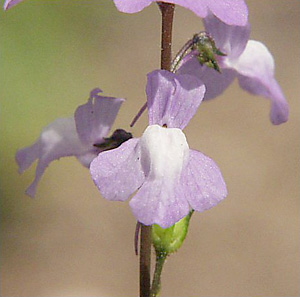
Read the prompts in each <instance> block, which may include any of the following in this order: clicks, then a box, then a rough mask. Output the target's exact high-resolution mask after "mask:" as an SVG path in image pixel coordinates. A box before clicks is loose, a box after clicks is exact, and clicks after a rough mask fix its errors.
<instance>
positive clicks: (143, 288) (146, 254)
mask: <svg viewBox="0 0 300 297" xmlns="http://www.w3.org/2000/svg"><path fill="white" fill-rule="evenodd" d="M151 229H152V227H151V226H145V225H143V224H141V245H140V297H149V296H150V281H151V280H150V272H151V271H150V270H151V243H152V241H151Z"/></svg>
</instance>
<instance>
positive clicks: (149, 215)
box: [129, 178, 190, 228]
mask: <svg viewBox="0 0 300 297" xmlns="http://www.w3.org/2000/svg"><path fill="white" fill-rule="evenodd" d="M129 205H130V206H131V208H132V211H133V213H134V215H135V217H136V218H137V220H138V221H139V222H141V223H143V224H144V225H152V224H158V225H160V226H161V227H163V228H168V227H171V226H172V225H174V224H175V223H176V222H178V221H179V220H180V219H182V218H183V217H185V216H187V215H188V213H189V210H190V209H189V204H188V202H187V200H186V198H185V196H184V191H183V189H182V187H179V186H178V183H176V182H174V183H171V182H170V181H169V180H168V179H167V178H163V179H154V180H153V179H147V180H146V181H145V183H144V184H143V185H142V187H141V188H140V189H139V190H138V192H137V194H136V195H135V196H134V197H133V198H132V199H131V201H130V202H129Z"/></svg>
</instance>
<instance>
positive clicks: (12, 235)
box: [0, 0, 300, 297]
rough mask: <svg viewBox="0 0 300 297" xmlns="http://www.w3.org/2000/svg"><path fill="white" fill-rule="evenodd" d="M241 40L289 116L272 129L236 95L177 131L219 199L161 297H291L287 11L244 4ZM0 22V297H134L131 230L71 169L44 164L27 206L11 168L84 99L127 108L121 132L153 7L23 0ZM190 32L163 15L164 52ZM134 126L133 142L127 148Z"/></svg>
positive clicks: (149, 49)
mask: <svg viewBox="0 0 300 297" xmlns="http://www.w3.org/2000/svg"><path fill="white" fill-rule="evenodd" d="M248 5H249V10H250V22H251V24H252V35H251V38H252V39H255V40H260V41H262V42H264V43H265V44H266V45H267V46H268V48H269V49H270V51H271V52H272V53H273V55H274V58H275V61H276V77H277V79H278V81H279V83H280V84H281V86H282V88H283V90H284V92H285V94H286V97H287V99H288V101H289V103H290V107H291V116H290V120H289V122H288V123H286V124H283V125H281V126H272V125H271V123H270V121H269V102H268V101H267V100H264V99H263V98H259V97H254V96H252V95H249V94H247V93H246V92H244V91H242V90H241V89H239V87H238V84H237V82H235V83H234V84H233V85H232V86H231V87H230V88H229V89H228V90H227V91H226V92H225V93H224V94H223V95H222V96H221V97H219V98H218V99H216V100H214V101H211V102H209V103H204V104H203V105H202V106H201V108H200V109H199V112H198V114H197V115H196V116H195V118H194V119H193V120H192V122H191V123H190V125H189V126H188V128H187V129H186V135H187V138H188V141H189V144H190V147H192V148H194V149H198V150H200V151H202V152H204V153H205V154H207V155H209V156H210V157H212V158H213V159H214V160H215V161H216V162H217V163H218V165H219V166H220V168H221V170H222V172H223V175H224V177H225V180H226V182H227V185H228V189H229V196H228V198H227V199H225V200H224V202H222V203H221V204H220V205H218V207H215V208H213V209H212V210H210V211H207V212H205V213H201V214H199V213H198V214H195V215H194V217H193V218H192V221H191V226H190V231H189V234H188V237H187V240H186V242H185V243H184V245H183V247H182V249H181V250H180V251H179V252H178V253H177V254H176V255H174V256H172V257H171V258H170V259H169V260H168V261H167V263H166V265H165V268H164V274H163V279H162V282H163V290H162V296H299V101H298V100H299V54H300V53H299V12H300V11H299V6H300V5H299V1H297V0H289V1H285V0H262V1H257V0H249V1H248ZM0 22H1V209H2V225H1V227H2V230H1V231H2V248H1V253H2V255H1V256H2V263H1V264H2V267H1V269H2V288H1V290H2V292H1V296H20V297H21V296H39V297H42V296H137V295H138V258H137V257H136V256H135V254H134V249H133V236H134V229H135V219H134V217H133V215H132V213H131V210H130V207H129V206H128V204H127V203H117V202H115V203H112V202H109V201H106V200H104V199H103V198H102V197H101V196H100V194H99V192H98V191H97V189H96V188H95V187H94V185H93V182H92V181H91V178H90V176H89V172H88V170H87V169H85V168H83V167H82V166H81V165H80V164H79V162H77V160H76V159H75V158H63V159H61V160H60V161H56V162H53V163H52V164H51V166H50V167H49V168H48V169H47V171H46V173H45V175H44V176H43V178H42V180H41V182H40V184H39V186H38V191H37V195H36V199H35V200H32V199H30V198H29V197H27V196H26V195H25V194H24V191H25V189H26V188H27V187H28V185H29V184H30V183H31V181H32V180H33V178H34V167H33V168H31V169H30V170H28V171H27V172H25V173H24V174H23V175H22V176H20V175H19V174H18V168H17V165H16V163H15V161H14V156H15V153H16V151H17V150H18V149H20V148H23V147H25V146H28V145H30V144H32V143H33V142H34V141H35V140H36V138H37V137H38V136H39V134H40V132H41V130H42V128H43V127H45V126H46V125H48V124H49V123H50V122H52V121H53V120H54V119H56V118H58V117H68V116H71V115H73V113H74V111H75V109H76V107H77V106H78V105H79V104H83V103H84V102H85V101H86V99H87V98H88V95H89V92H90V90H91V89H92V88H94V87H97V86H98V87H100V88H101V89H103V90H104V92H105V94H106V95H109V96H116V97H118V96H120V97H125V98H127V101H126V103H125V104H124V105H123V107H122V108H121V112H120V116H119V117H118V119H117V121H116V123H115V126H114V128H117V127H122V128H125V129H128V125H129V122H130V121H131V119H132V118H133V117H134V115H135V114H136V112H137V111H138V109H139V107H140V106H141V105H142V104H143V102H144V101H145V99H146V97H145V83H146V74H147V73H148V72H150V71H152V70H154V69H156V68H158V67H159V51H160V15H159V11H158V9H157V7H156V5H154V4H153V5H151V6H150V7H149V8H147V9H145V10H144V11H142V12H141V13H138V14H134V15H128V14H122V13H119V12H118V11H117V10H116V8H115V7H114V4H113V1H110V0H93V1H92V0H82V1H79V0H76V1H74V0H60V1H58V0H48V1H38V0H26V1H24V2H23V3H21V4H19V5H18V6H16V7H14V8H13V9H11V10H10V11H8V12H5V13H4V12H3V11H1V12H0ZM202 29H203V27H202V22H201V20H200V19H199V18H197V17H196V16H195V15H194V14H193V13H191V12H190V11H186V10H184V9H181V8H177V9H176V14H175V27H174V45H173V49H174V51H177V50H178V49H179V47H180V45H182V44H183V43H184V42H185V41H186V40H187V39H188V38H190V37H191V36H192V35H193V34H194V33H195V32H198V31H200V30H202ZM146 125H147V116H146V115H144V116H143V117H142V119H141V120H140V121H139V122H138V124H137V125H136V127H135V128H134V129H133V130H132V132H133V133H134V135H135V136H137V137H138V136H140V135H141V133H142V132H143V130H144V129H145V127H146Z"/></svg>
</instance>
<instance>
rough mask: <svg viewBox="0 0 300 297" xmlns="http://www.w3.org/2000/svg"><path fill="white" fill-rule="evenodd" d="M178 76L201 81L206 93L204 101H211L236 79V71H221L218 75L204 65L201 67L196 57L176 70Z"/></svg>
mask: <svg viewBox="0 0 300 297" xmlns="http://www.w3.org/2000/svg"><path fill="white" fill-rule="evenodd" d="M178 73H179V74H190V75H194V76H196V77H197V78H199V79H201V81H202V82H203V83H204V85H205V88H206V91H205V94H204V100H208V99H212V98H215V97H217V96H219V95H220V94H221V93H223V92H224V91H225V90H226V89H227V87H228V86H229V85H230V84H231V83H232V82H233V80H234V78H235V77H236V71H235V70H232V69H222V72H221V73H219V72H217V71H215V70H214V69H212V68H209V67H207V66H205V65H203V66H201V65H200V63H199V61H198V59H197V57H193V58H192V59H190V60H188V61H187V62H186V63H184V64H183V65H182V66H181V67H180V68H179V70H178Z"/></svg>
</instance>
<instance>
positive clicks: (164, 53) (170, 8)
mask: <svg viewBox="0 0 300 297" xmlns="http://www.w3.org/2000/svg"><path fill="white" fill-rule="evenodd" d="M158 5H159V8H160V10H161V14H162V31H161V69H165V70H169V71H170V69H171V62H172V25H173V16H174V8H175V5H174V4H168V3H162V2H158ZM141 113H142V112H141ZM151 244H152V241H151V226H145V225H143V224H141V245H140V297H150V281H151V279H150V272H151ZM162 264H163V263H162Z"/></svg>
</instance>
